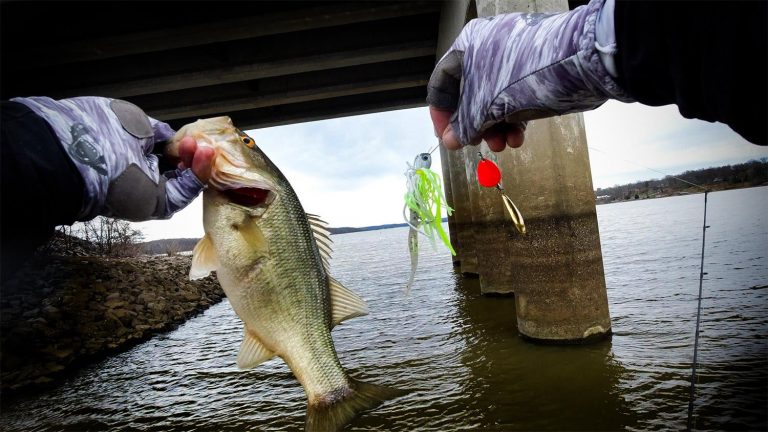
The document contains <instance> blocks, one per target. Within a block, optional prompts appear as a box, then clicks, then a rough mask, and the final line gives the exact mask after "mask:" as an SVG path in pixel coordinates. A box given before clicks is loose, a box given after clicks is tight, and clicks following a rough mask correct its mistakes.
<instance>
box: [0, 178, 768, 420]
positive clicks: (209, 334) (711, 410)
mask: <svg viewBox="0 0 768 432" xmlns="http://www.w3.org/2000/svg"><path fill="white" fill-rule="evenodd" d="M702 207H703V197H702V196H701V195H698V196H686V197H678V198H666V199H659V200H648V201H638V202H629V203H622V204H613V205H608V206H601V207H599V208H598V216H599V223H600V231H601V238H602V246H603V255H604V262H605V270H606V281H607V285H608V298H609V301H610V310H611V316H612V323H613V330H614V336H613V338H612V340H610V341H605V342H602V343H598V344H595V345H589V346H544V345H534V344H531V343H528V342H525V341H523V340H522V339H521V338H520V337H519V335H518V334H517V330H516V323H515V319H514V299H513V298H511V297H492V298H487V297H482V296H480V295H479V294H478V293H479V287H478V286H477V280H472V279H469V280H466V279H462V278H461V277H459V276H457V275H456V273H455V272H454V270H453V269H452V267H451V259H450V256H449V255H448V254H447V253H446V252H445V251H444V250H439V251H437V252H434V251H431V250H430V248H429V247H424V248H423V249H422V256H421V259H420V263H419V271H418V273H417V276H416V283H415V285H414V287H413V291H412V293H411V296H410V297H408V298H405V297H404V296H403V288H404V286H405V281H406V280H407V277H408V271H409V268H410V267H409V261H408V260H409V259H408V253H407V246H406V237H407V231H406V230H405V229H392V230H383V231H374V232H367V233H354V234H345V235H339V236H334V240H335V242H336V252H335V256H334V260H333V263H332V271H333V274H334V275H335V276H336V277H337V278H338V279H339V280H341V281H342V282H343V283H344V284H345V285H347V286H348V287H350V288H351V289H353V290H354V291H356V292H358V293H360V294H361V295H362V296H363V297H364V298H365V299H366V300H367V302H368V304H369V307H370V310H371V315H369V316H366V317H361V318H356V319H354V320H351V321H349V322H347V323H344V324H342V325H340V326H338V327H337V328H336V329H335V330H334V332H333V335H334V340H335V343H336V347H337V351H338V352H339V357H340V359H341V362H342V365H344V367H345V368H346V369H347V370H348V371H349V373H350V374H351V375H352V376H354V377H355V378H358V379H362V380H365V381H369V382H372V383H377V384H383V385H391V386H395V387H400V388H408V389H410V390H412V392H411V393H410V394H409V395H407V396H405V397H403V398H400V399H397V400H394V401H389V402H387V403H385V404H384V405H382V406H381V407H380V408H378V409H376V410H374V411H371V412H368V413H365V414H364V415H363V416H361V417H360V418H358V419H357V420H356V421H355V422H354V423H353V424H352V425H351V426H350V428H349V429H350V430H358V431H363V430H366V431H367V430H381V431H385V430H420V431H421V430H427V431H444V430H496V431H507V430H621V429H626V430H667V429H683V428H684V427H685V420H686V410H687V401H688V378H689V374H690V362H691V359H692V342H693V328H694V322H695V310H696V301H695V300H696V293H697V291H698V275H699V267H698V265H699V252H700V247H701V245H700V241H701V237H700V236H701V217H702ZM709 209H710V210H709V215H708V221H709V222H710V225H711V226H712V228H711V229H710V230H708V233H707V239H708V241H707V244H708V246H707V256H706V271H707V272H708V273H709V275H708V276H707V279H706V280H705V284H704V293H705V296H704V303H703V317H702V319H703V321H702V338H701V347H700V348H701V351H700V356H699V357H700V361H701V365H700V369H699V371H700V380H699V383H698V387H697V395H698V398H697V401H696V410H695V412H696V415H697V419H696V426H697V427H698V428H701V429H718V430H723V429H733V430H743V429H766V427H767V426H768V425H767V424H766V406H767V405H766V404H767V402H768V401H767V400H766V399H767V397H766V394H768V342H766V335H768V301H766V300H768V299H767V298H766V297H767V295H768V258H767V257H766V254H767V253H768V252H767V251H768V220H767V219H766V214H768V212H766V210H768V189H767V188H755V189H749V190H740V191H730V192H718V193H713V194H710V203H709ZM240 337H241V324H240V322H239V321H238V320H237V318H236V317H235V315H234V313H233V312H232V311H231V308H230V307H229V304H228V303H227V302H226V301H225V302H223V303H221V304H219V305H216V306H214V307H213V308H211V309H210V310H208V311H207V312H206V313H205V314H204V315H202V316H199V317H197V318H195V319H193V320H191V321H189V322H188V323H186V324H185V325H184V326H182V327H180V328H179V329H178V330H176V331H174V332H172V333H169V334H167V335H164V336H160V337H156V338H154V339H152V340H151V341H148V342H146V343H144V344H142V345H140V346H137V347H135V348H133V349H132V350H130V351H128V352H125V353H123V354H120V355H118V356H115V357H113V358H111V359H108V360H105V361H102V362H100V363H97V364H94V365H92V366H91V367H88V368H86V369H84V370H82V371H80V372H79V373H77V374H75V375H73V376H71V377H70V378H69V379H67V380H66V381H65V382H64V383H62V384H61V385H60V386H58V387H56V388H54V389H52V390H51V391H49V392H47V393H46V394H44V395H38V396H36V397H26V398H23V399H19V400H15V401H4V402H3V403H4V404H3V406H2V418H1V419H0V426H2V429H3V430H9V431H10V430H13V431H16V430H18V431H30V430H78V431H80V430H94V431H101V430H126V431H128V430H148V431H177V430H178V431H189V430H210V431H243V430H300V429H301V428H302V427H303V422H304V410H305V403H306V401H305V396H304V394H303V391H302V389H301V387H300V385H299V384H298V383H297V382H296V380H295V379H294V378H293V376H292V375H291V372H290V371H289V370H288V368H287V367H286V366H285V365H284V364H283V363H282V361H280V360H279V359H277V360H272V361H269V362H267V363H266V364H264V365H262V366H260V367H258V368H256V369H253V370H250V371H239V370H237V368H236V367H235V357H236V353H237V349H238V346H239V343H240Z"/></svg>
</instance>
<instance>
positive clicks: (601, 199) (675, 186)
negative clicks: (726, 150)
mask: <svg viewBox="0 0 768 432" xmlns="http://www.w3.org/2000/svg"><path fill="white" fill-rule="evenodd" d="M678 179H682V180H685V182H683V181H681V180H678ZM686 182H689V183H693V184H695V185H699V186H702V187H706V188H707V189H709V190H724V189H738V188H744V187H753V186H760V185H763V184H768V157H763V158H760V160H755V159H752V160H749V161H747V162H745V163H741V164H736V165H724V166H719V167H710V168H704V169H698V170H689V171H685V172H683V173H680V174H677V175H674V176H672V175H668V176H666V177H664V178H662V179H653V180H642V181H637V182H634V183H628V184H624V185H616V186H612V187H608V188H597V189H596V190H595V196H596V197H597V202H598V203H609V202H614V201H626V200H632V199H644V198H660V197H665V196H671V195H680V194H685V193H691V192H701V190H700V189H698V188H696V187H694V186H692V185H691V184H689V183H686Z"/></svg>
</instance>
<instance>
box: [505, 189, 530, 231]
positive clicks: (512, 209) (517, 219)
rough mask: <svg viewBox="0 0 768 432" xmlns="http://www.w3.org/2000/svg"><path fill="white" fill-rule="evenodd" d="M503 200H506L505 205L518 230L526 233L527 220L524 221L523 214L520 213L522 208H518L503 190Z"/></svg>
mask: <svg viewBox="0 0 768 432" xmlns="http://www.w3.org/2000/svg"><path fill="white" fill-rule="evenodd" d="M501 200H502V201H504V207H506V208H507V211H508V212H509V215H510V216H511V217H512V222H514V223H515V228H517V231H519V232H520V234H525V221H523V215H522V214H521V213H520V210H518V209H517V206H516V205H515V203H513V202H512V200H511V199H509V197H508V196H507V194H505V193H504V192H501Z"/></svg>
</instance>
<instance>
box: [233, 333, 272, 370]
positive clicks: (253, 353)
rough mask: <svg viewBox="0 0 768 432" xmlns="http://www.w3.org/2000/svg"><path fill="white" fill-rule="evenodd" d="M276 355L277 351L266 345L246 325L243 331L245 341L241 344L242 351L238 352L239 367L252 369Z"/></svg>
mask: <svg viewBox="0 0 768 432" xmlns="http://www.w3.org/2000/svg"><path fill="white" fill-rule="evenodd" d="M274 356H275V353H273V352H272V351H270V350H269V348H267V347H265V346H264V344H263V343H261V341H260V340H259V339H258V338H257V337H256V336H255V335H254V334H253V333H252V332H251V331H250V330H248V327H246V328H245V329H244V331H243V343H242V344H240V352H238V353H237V367H239V368H240V369H251V368H254V367H256V366H258V365H260V364H262V363H264V362H265V361H267V360H269V359H271V358H272V357H274Z"/></svg>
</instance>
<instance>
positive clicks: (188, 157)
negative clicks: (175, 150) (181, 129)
mask: <svg viewBox="0 0 768 432" xmlns="http://www.w3.org/2000/svg"><path fill="white" fill-rule="evenodd" d="M196 152H197V141H195V139H194V138H192V137H189V136H186V137H184V138H182V139H181V141H179V159H180V163H179V168H181V169H184V168H189V167H191V166H192V160H193V159H194V157H195V153H196Z"/></svg>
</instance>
